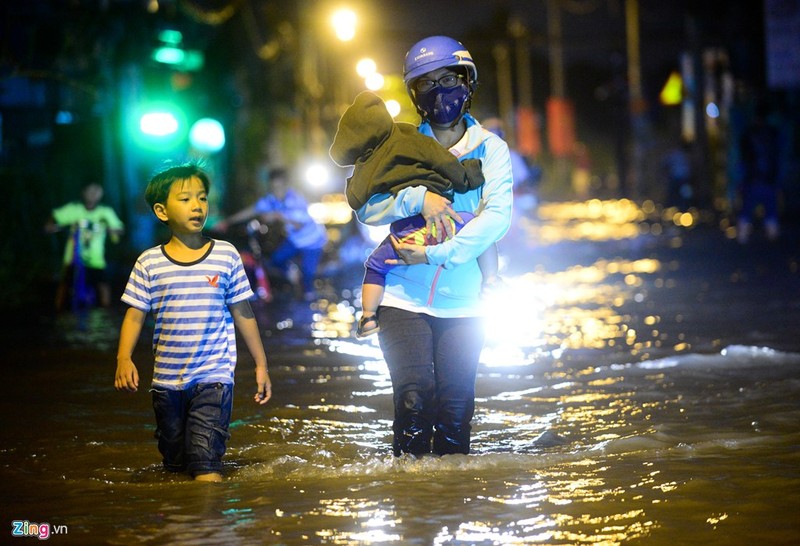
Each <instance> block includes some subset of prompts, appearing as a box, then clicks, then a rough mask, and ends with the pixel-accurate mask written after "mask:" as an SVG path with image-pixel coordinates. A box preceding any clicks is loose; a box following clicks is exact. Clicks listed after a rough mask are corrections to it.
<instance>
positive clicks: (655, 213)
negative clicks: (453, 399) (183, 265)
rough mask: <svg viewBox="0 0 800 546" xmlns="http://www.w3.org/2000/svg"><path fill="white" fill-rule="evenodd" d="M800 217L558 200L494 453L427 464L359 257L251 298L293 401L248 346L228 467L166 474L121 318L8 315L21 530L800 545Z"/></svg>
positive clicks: (518, 275)
mask: <svg viewBox="0 0 800 546" xmlns="http://www.w3.org/2000/svg"><path fill="white" fill-rule="evenodd" d="M799 234H800V230H799V229H798V226H794V225H792V226H787V227H785V229H784V233H783V236H782V238H781V239H780V240H778V241H775V242H768V241H766V240H764V239H763V236H761V235H760V234H758V233H757V234H756V236H755V237H754V238H753V240H752V241H751V242H750V243H749V244H747V245H740V244H739V243H737V242H736V240H735V238H734V237H733V236H732V234H731V233H730V231H729V230H727V231H726V225H725V224H724V222H720V220H719V219H718V218H715V217H714V216H713V215H711V214H701V213H697V212H695V213H688V212H683V213H681V212H679V211H670V210H667V211H664V210H660V209H658V208H657V207H655V206H652V205H651V204H649V203H645V204H642V205H636V204H634V203H632V202H629V201H625V200H620V201H589V202H585V203H584V202H581V203H543V204H541V205H540V207H539V209H538V210H537V211H536V213H535V214H534V213H530V214H529V216H528V217H527V218H520V219H518V220H517V221H516V222H515V227H514V230H513V231H512V232H511V233H510V234H509V235H508V236H507V237H506V239H504V240H503V241H502V242H501V245H500V250H501V254H502V273H503V274H504V277H505V279H506V287H505V289H504V290H502V291H500V292H498V293H496V294H494V295H493V296H492V297H491V298H489V299H487V301H486V315H487V329H488V334H489V335H488V341H487V344H486V347H485V350H484V353H483V355H482V359H481V367H480V369H479V375H478V382H477V394H478V400H477V404H476V406H477V409H476V415H475V418H474V420H473V453H472V454H471V455H469V456H460V455H456V456H447V457H442V458H433V457H430V458H422V459H418V460H417V459H413V458H405V457H401V458H397V459H395V458H393V457H392V456H391V417H392V404H391V385H390V382H389V377H388V372H387V370H386V366H385V363H384V362H383V360H382V357H381V353H380V350H379V349H378V346H377V340H376V339H375V338H374V337H373V338H368V339H366V340H356V339H355V337H354V336H353V331H354V320H355V312H356V310H357V309H358V305H359V302H358V295H359V294H358V286H359V282H360V278H361V272H362V270H361V265H360V262H353V263H348V264H343V265H342V264H340V265H341V266H340V267H339V268H338V269H331V270H330V271H328V272H327V273H326V275H325V276H324V278H323V279H322V285H321V286H320V290H319V297H318V298H317V300H315V301H313V302H301V301H280V302H276V303H261V302H256V303H254V309H255V311H256V314H257V318H258V321H259V324H260V326H261V328H262V333H263V339H264V342H265V344H266V349H267V355H268V358H269V364H270V370H271V372H270V373H271V377H272V381H273V390H274V396H273V399H272V400H271V401H270V402H269V403H268V404H267V405H266V406H264V407H260V406H256V405H255V404H253V402H252V395H253V392H254V389H255V384H254V374H253V367H252V361H251V360H250V359H249V356H248V354H247V351H242V352H241V353H240V362H239V365H238V368H237V374H236V379H237V384H236V391H235V399H234V410H233V411H234V413H233V423H232V428H231V434H232V438H231V440H230V442H229V446H228V452H227V454H226V456H225V459H224V461H225V465H226V468H225V475H226V480H225V481H224V482H223V483H221V484H200V483H194V482H191V481H189V480H188V479H186V478H185V477H181V476H173V475H167V474H165V473H164V472H163V471H162V470H161V468H160V465H159V455H158V451H157V448H156V444H155V441H154V440H153V437H152V433H153V428H154V427H153V425H154V423H153V415H152V408H151V405H150V398H149V394H148V393H147V391H146V388H140V391H139V392H138V393H136V394H133V395H129V394H122V393H118V392H116V391H115V390H114V388H113V376H114V369H115V353H116V343H117V335H118V331H119V325H120V323H121V319H122V312H123V309H121V308H114V309H111V310H93V311H89V312H86V313H82V314H77V315H76V314H72V313H66V314H63V315H59V316H57V317H54V316H52V315H50V314H49V313H47V312H40V311H38V310H36V309H31V310H29V311H28V312H25V313H22V314H21V315H19V316H7V322H9V324H8V325H7V326H6V327H5V328H4V329H3V334H2V335H3V341H4V346H5V348H6V349H5V350H4V355H3V357H2V362H3V370H4V373H5V375H6V376H7V378H8V381H7V385H8V386H9V387H10V388H9V389H8V392H7V393H6V395H5V396H3V397H2V399H0V410H1V411H2V413H3V415H4V440H3V444H2V448H0V498H2V499H3V500H2V516H3V517H2V519H3V521H4V525H5V526H6V533H8V534H6V538H5V539H3V540H2V541H0V542H2V543H3V544H6V543H10V544H16V543H20V544H22V543H25V541H24V540H23V541H21V542H20V540H13V535H11V536H12V539H10V538H9V536H10V534H11V533H12V532H13V531H14V529H15V525H18V526H21V525H22V524H23V522H24V523H25V524H26V525H28V527H26V528H27V529H28V530H29V531H30V530H33V529H36V530H37V532H38V533H39V534H38V536H39V538H43V537H42V536H41V534H42V530H43V529H47V532H48V537H49V540H51V541H52V542H53V543H55V544H81V545H86V544H119V545H122V544H125V545H127V544H159V545H160V544H176V545H177V544H180V545H186V544H215V545H216V544H232V545H236V544H285V545H306V544H339V545H348V544H397V545H432V544H465V545H466V544H479V545H494V544H552V545H567V544H570V545H573V544H604V545H617V544H634V543H636V544H656V545H660V544H668V545H674V544H681V545H683V544H703V545H738V544H741V545H750V544H770V545H772V544H787V545H788V544H796V543H797V540H798V537H800V522H798V518H797V516H796V510H797V508H796V507H797V506H798V505H800V450H798V446H799V445H800V335H798V328H800V238H799ZM365 248H366V247H365ZM149 334H150V332H149V331H145V332H144V333H143V336H142V340H141V342H140V344H139V346H138V349H137V353H136V361H137V363H138V364H139V371H140V373H141V374H142V380H141V383H142V384H143V385H145V386H146V385H148V384H149V380H150V373H151V368H152V365H151V360H149V358H150V347H149V341H150V335H149ZM15 522H19V523H15ZM19 529H22V527H19ZM27 536H28V538H29V539H31V538H32V537H33V536H35V534H34V533H33V532H32V531H31V532H29V533H28V534H27Z"/></svg>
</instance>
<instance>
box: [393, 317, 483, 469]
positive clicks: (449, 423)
mask: <svg viewBox="0 0 800 546" xmlns="http://www.w3.org/2000/svg"><path fill="white" fill-rule="evenodd" d="M378 321H379V322H380V325H381V329H380V332H379V333H378V339H379V341H380V345H381V349H382V351H383V356H384V358H385V359H386V363H387V365H388V366H389V373H390V375H391V378H392V389H393V391H394V425H393V429H394V442H393V446H392V448H393V452H394V454H395V456H399V455H400V454H401V453H411V454H413V455H422V454H425V453H430V452H431V439H433V452H434V453H436V454H437V455H446V454H450V453H463V454H467V453H469V441H470V430H471V426H470V421H471V420H472V415H473V413H474V411H475V376H476V374H477V370H478V361H479V359H480V354H481V349H482V348H483V341H484V331H483V324H482V321H481V319H480V318H436V317H432V316H430V315H425V314H421V313H411V312H409V311H404V310H402V309H396V308H394V307H384V306H381V307H380V308H379V309H378Z"/></svg>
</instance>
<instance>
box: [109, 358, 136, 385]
mask: <svg viewBox="0 0 800 546" xmlns="http://www.w3.org/2000/svg"><path fill="white" fill-rule="evenodd" d="M114 387H115V388H116V389H117V390H118V391H128V392H136V391H137V390H138V389H139V371H138V370H137V369H136V365H135V364H134V363H133V361H132V360H131V359H129V358H128V359H124V360H117V373H116V375H115V376H114Z"/></svg>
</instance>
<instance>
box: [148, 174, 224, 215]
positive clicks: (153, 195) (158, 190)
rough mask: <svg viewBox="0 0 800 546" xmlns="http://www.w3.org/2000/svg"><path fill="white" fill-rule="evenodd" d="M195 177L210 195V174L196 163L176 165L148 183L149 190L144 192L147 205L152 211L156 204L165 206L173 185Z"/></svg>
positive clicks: (154, 176) (156, 175)
mask: <svg viewBox="0 0 800 546" xmlns="http://www.w3.org/2000/svg"><path fill="white" fill-rule="evenodd" d="M193 176H196V177H197V178H198V179H199V180H200V182H202V183H203V188H204V189H205V190H206V193H208V191H209V189H210V187H211V181H210V179H209V178H208V174H206V172H205V171H204V170H203V169H201V168H200V167H199V166H197V165H195V164H194V163H184V164H183V165H175V166H173V167H169V168H167V169H164V170H162V171H159V172H157V173H156V174H154V175H153V176H152V178H150V181H149V182H147V188H146V189H145V190H144V198H145V201H147V204H148V205H150V209H151V210H152V209H153V207H154V206H155V204H156V203H162V204H163V203H166V202H167V197H168V196H169V190H170V188H171V187H172V184H174V183H175V182H178V181H182V180H189V179H190V178H192V177H193Z"/></svg>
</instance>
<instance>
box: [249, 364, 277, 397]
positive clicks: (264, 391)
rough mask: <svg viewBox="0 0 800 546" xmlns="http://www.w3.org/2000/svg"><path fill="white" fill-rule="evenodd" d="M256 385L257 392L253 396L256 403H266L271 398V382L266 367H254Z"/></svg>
mask: <svg viewBox="0 0 800 546" xmlns="http://www.w3.org/2000/svg"><path fill="white" fill-rule="evenodd" d="M256 385H257V386H258V392H256V395H255V396H254V397H253V400H255V402H256V404H266V403H267V401H268V400H269V399H270V398H272V382H271V381H270V379H269V372H268V371H267V369H266V368H261V367H257V368H256Z"/></svg>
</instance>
